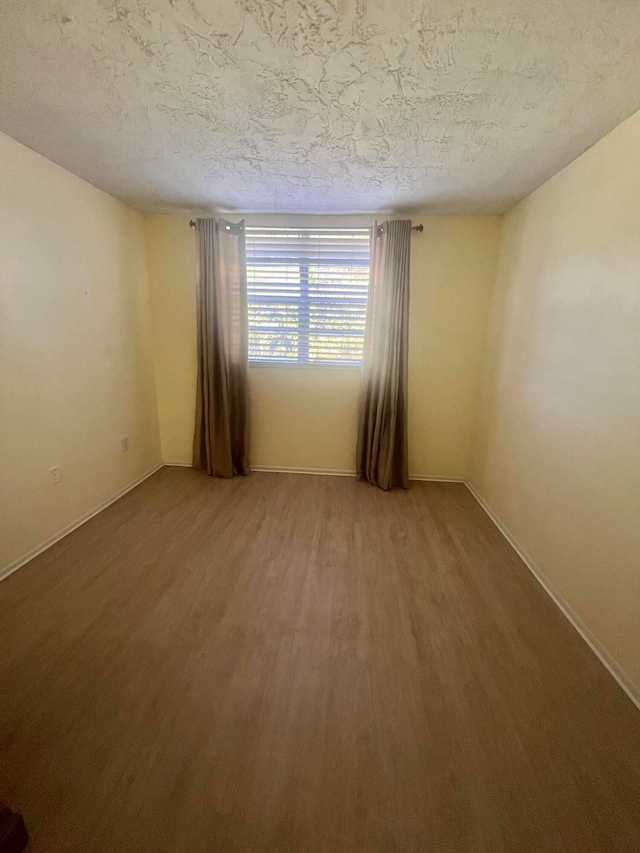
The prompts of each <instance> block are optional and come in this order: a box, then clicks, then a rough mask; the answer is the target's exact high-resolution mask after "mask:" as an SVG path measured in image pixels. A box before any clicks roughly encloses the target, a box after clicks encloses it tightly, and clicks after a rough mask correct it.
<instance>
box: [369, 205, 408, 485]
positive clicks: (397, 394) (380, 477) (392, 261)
mask: <svg viewBox="0 0 640 853" xmlns="http://www.w3.org/2000/svg"><path fill="white" fill-rule="evenodd" d="M410 254H411V220H409V219H407V220H399V221H390V222H383V224H382V225H381V226H378V223H377V222H376V224H375V225H374V228H373V230H372V232H371V269H370V274H369V299H368V304H367V326H366V332H365V341H364V355H363V374H362V385H361V388H360V400H359V406H358V447H357V459H356V470H357V475H358V479H360V480H368V481H369V482H370V483H373V484H374V485H376V486H379V487H380V488H381V489H385V490H387V489H390V488H392V487H393V486H401V487H402V488H404V489H406V488H407V487H408V485H409V473H408V463H407V355H408V344H409V260H410Z"/></svg>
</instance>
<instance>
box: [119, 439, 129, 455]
mask: <svg viewBox="0 0 640 853" xmlns="http://www.w3.org/2000/svg"><path fill="white" fill-rule="evenodd" d="M120 447H121V449H122V452H123V453H126V452H127V450H128V449H129V436H128V435H127V436H125V437H124V438H122V439H120Z"/></svg>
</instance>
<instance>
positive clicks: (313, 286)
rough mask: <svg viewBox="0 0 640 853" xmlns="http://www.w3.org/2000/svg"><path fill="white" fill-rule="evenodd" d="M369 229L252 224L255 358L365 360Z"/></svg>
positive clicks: (251, 325) (250, 253) (250, 259)
mask: <svg viewBox="0 0 640 853" xmlns="http://www.w3.org/2000/svg"><path fill="white" fill-rule="evenodd" d="M369 233H370V232H369V229H365V228H360V229H353V230H349V229H343V230H329V229H325V230H321V229H310V228H306V229H305V228H302V229H296V228H258V227H249V228H247V229H246V237H247V289H248V298H249V359H250V360H251V361H283V362H308V363H311V364H336V363H337V364H360V363H361V361H362V345H363V341H364V327H365V318H366V308H367V291H368V285H369Z"/></svg>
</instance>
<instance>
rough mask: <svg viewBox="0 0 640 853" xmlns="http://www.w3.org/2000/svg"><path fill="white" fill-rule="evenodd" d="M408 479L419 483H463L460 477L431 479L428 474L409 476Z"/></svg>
mask: <svg viewBox="0 0 640 853" xmlns="http://www.w3.org/2000/svg"><path fill="white" fill-rule="evenodd" d="M409 479H410V480H417V481H418V482H419V483H464V480H463V479H462V477H432V476H431V475H430V474H424V475H422V474H409Z"/></svg>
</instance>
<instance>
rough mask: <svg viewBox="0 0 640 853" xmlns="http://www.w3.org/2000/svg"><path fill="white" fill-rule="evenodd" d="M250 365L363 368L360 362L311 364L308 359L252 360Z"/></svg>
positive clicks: (318, 368) (310, 368) (341, 368)
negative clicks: (287, 360)
mask: <svg viewBox="0 0 640 853" xmlns="http://www.w3.org/2000/svg"><path fill="white" fill-rule="evenodd" d="M249 367H275V368H278V369H279V368H281V367H284V368H286V369H287V370H291V369H292V368H293V369H296V368H302V370H357V371H358V372H360V371H361V370H362V365H360V364H340V363H337V362H333V363H327V364H309V363H308V362H306V361H289V362H286V361H250V362H249Z"/></svg>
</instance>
